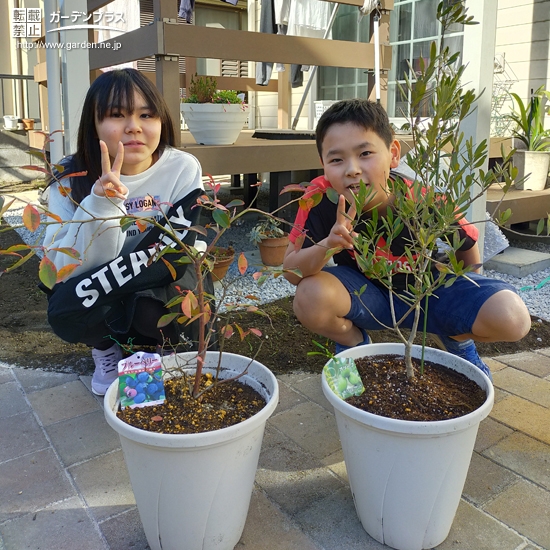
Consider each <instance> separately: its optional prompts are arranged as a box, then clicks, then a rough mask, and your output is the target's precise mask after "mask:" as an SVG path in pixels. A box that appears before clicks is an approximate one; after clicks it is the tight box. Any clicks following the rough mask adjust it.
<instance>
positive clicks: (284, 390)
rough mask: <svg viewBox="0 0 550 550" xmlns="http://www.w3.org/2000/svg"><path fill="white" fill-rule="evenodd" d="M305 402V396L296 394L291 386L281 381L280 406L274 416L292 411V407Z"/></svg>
mask: <svg viewBox="0 0 550 550" xmlns="http://www.w3.org/2000/svg"><path fill="white" fill-rule="evenodd" d="M305 401H306V399H305V397H304V396H302V395H300V394H299V393H297V392H295V391H294V390H293V389H292V388H291V387H290V386H288V385H287V384H285V383H284V382H281V381H280V380H279V404H278V405H277V408H276V409H275V413H274V415H276V414H279V413H281V412H284V411H287V410H288V409H292V407H295V406H296V405H299V404H300V403H304V402H305Z"/></svg>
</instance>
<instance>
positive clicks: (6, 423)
mask: <svg viewBox="0 0 550 550" xmlns="http://www.w3.org/2000/svg"><path fill="white" fill-rule="evenodd" d="M0 441H3V442H9V443H8V444H6V443H4V444H2V445H0V462H5V461H6V460H10V459H12V458H17V457H18V456H22V455H26V454H29V453H33V452H35V451H39V450H40V449H45V448H46V447H49V446H50V444H49V443H48V440H47V439H46V436H45V435H44V432H43V431H42V429H41V428H40V426H39V425H38V423H37V422H36V420H35V418H34V415H33V414H32V412H26V413H22V414H18V415H15V416H10V417H9V418H0Z"/></svg>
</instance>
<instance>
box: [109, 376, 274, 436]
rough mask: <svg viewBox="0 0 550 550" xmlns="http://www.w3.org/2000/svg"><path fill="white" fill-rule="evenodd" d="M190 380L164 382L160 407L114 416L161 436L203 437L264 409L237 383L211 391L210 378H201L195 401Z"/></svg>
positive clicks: (260, 401)
mask: <svg viewBox="0 0 550 550" xmlns="http://www.w3.org/2000/svg"><path fill="white" fill-rule="evenodd" d="M192 383H193V378H192V377H187V378H184V377H178V378H171V379H169V380H166V381H165V382H164V389H165V392H166V401H165V402H164V403H163V404H162V405H152V406H150V407H138V408H134V409H131V408H129V407H127V408H125V409H124V410H123V411H118V412H117V416H118V417H119V418H120V419H121V420H123V421H124V422H126V423H127V424H130V425H132V426H134V427H136V428H141V429H142V430H147V431H149V432H158V433H164V434H185V433H202V432H211V431H214V430H219V429H221V428H227V427H229V426H233V425H234V424H239V423H240V422H243V421H244V420H247V419H248V418H250V417H252V416H254V415H255V414H256V413H258V412H259V411H261V410H262V409H263V408H264V406H265V404H266V403H265V400H264V398H263V397H262V396H261V395H260V394H259V393H258V392H256V390H254V389H253V388H251V387H250V386H247V385H246V384H242V383H240V382H239V381H237V380H232V381H230V382H224V383H222V384H217V385H215V387H212V385H213V380H212V376H211V375H210V374H207V375H205V376H203V377H202V383H201V390H206V391H205V392H204V393H203V394H202V395H201V396H200V397H199V398H197V399H194V398H193V397H192V396H191V394H190V391H189V386H190V384H192Z"/></svg>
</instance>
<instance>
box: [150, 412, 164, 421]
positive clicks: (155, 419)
mask: <svg viewBox="0 0 550 550" xmlns="http://www.w3.org/2000/svg"><path fill="white" fill-rule="evenodd" d="M151 420H152V421H153V422H162V416H160V414H157V415H156V416H153V417H152V418H151Z"/></svg>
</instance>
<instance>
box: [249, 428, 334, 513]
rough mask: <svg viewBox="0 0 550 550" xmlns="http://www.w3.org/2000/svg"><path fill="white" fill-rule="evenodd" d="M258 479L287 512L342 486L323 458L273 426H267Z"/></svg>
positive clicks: (295, 509)
mask: <svg viewBox="0 0 550 550" xmlns="http://www.w3.org/2000/svg"><path fill="white" fill-rule="evenodd" d="M256 483H257V484H258V485H259V486H260V487H261V488H262V489H263V490H264V491H265V492H266V493H267V495H268V496H269V498H270V499H272V500H273V501H275V502H276V503H277V504H278V505H279V506H280V507H281V508H282V509H283V510H284V511H285V512H287V513H288V514H291V515H292V514H294V513H295V512H297V511H298V510H300V509H301V508H303V507H304V506H307V505H308V504H309V503H311V502H312V501H315V500H318V499H321V498H324V497H326V496H327V495H329V494H330V493H332V492H333V491H335V490H338V489H340V488H341V487H342V482H341V481H340V480H339V479H338V478H336V476H335V475H334V474H332V473H331V472H330V471H329V470H328V468H323V465H322V464H321V462H320V461H319V460H318V459H316V458H315V457H313V456H311V455H310V454H308V453H306V452H305V451H304V450H303V449H302V448H301V447H300V446H299V445H297V444H296V442H294V441H293V440H292V439H290V438H289V437H287V436H286V435H284V434H281V433H279V432H278V431H276V430H275V429H273V428H270V427H269V426H268V428H267V429H266V433H265V436H264V441H263V445H262V452H261V454H260V461H259V465H258V471H257V472H256Z"/></svg>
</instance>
